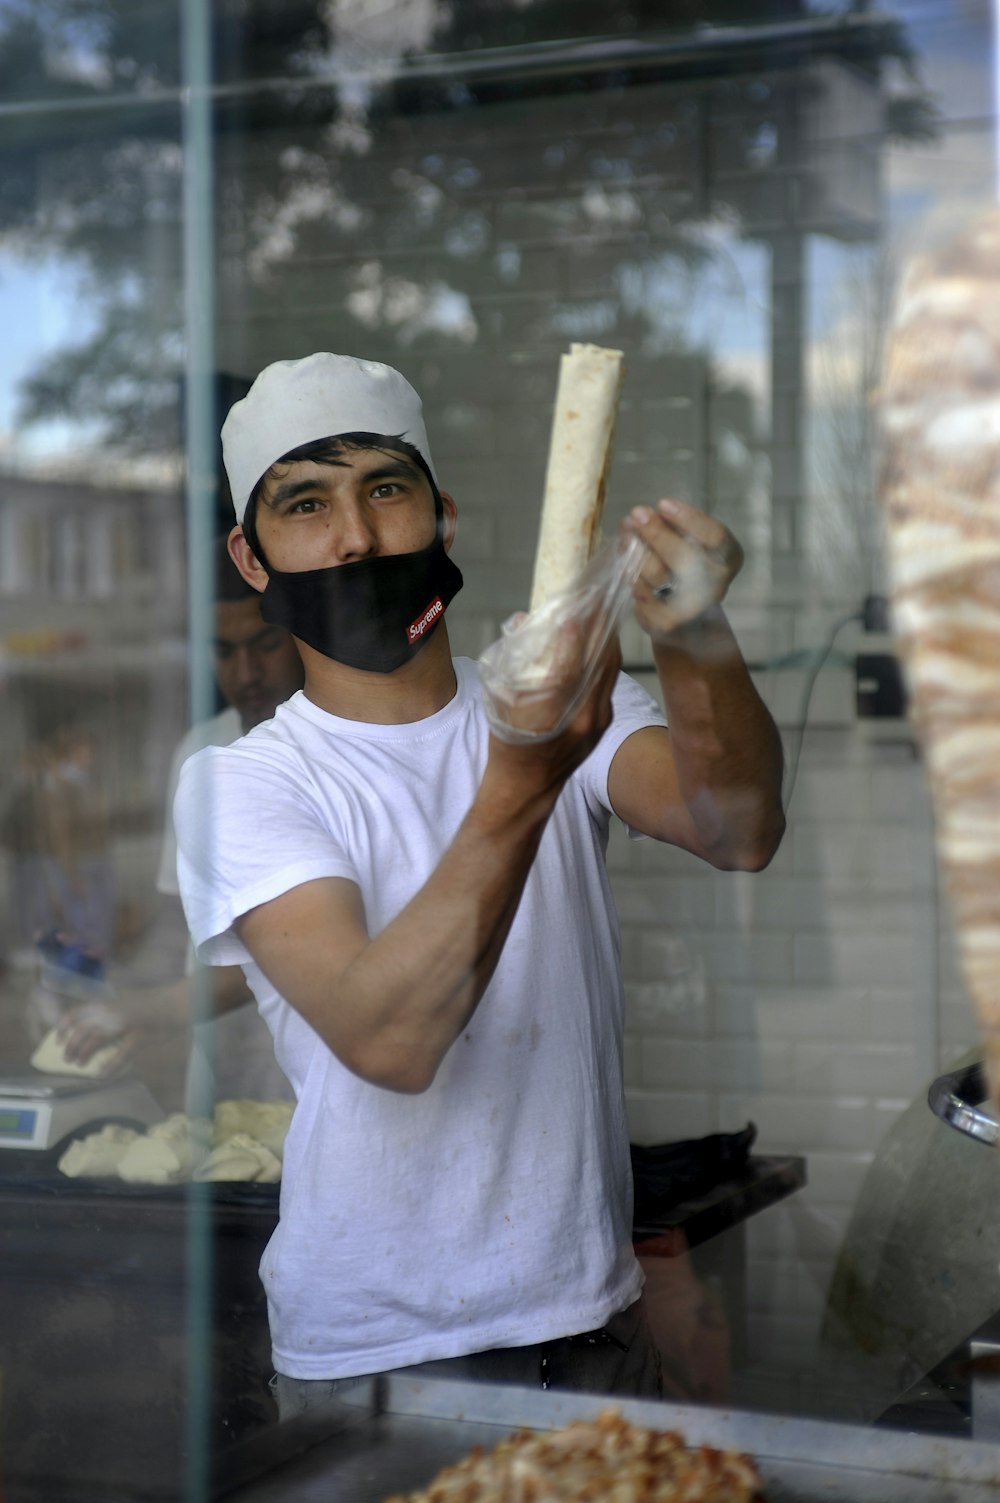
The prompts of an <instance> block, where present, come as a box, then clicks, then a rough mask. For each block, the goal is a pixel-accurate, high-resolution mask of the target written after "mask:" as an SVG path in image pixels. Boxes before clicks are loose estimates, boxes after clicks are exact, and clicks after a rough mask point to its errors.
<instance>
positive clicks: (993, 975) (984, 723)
mask: <svg viewBox="0 0 1000 1503" xmlns="http://www.w3.org/2000/svg"><path fill="white" fill-rule="evenodd" d="M880 406H881V419H882V429H883V437H884V449H885V458H884V466H883V474H882V484H881V494H882V500H883V503H884V506H885V513H886V520H887V526H888V537H889V545H890V558H891V564H892V575H893V583H892V591H893V606H894V618H895V627H896V630H897V633H898V636H899V642H900V648H901V652H902V656H903V658H904V660H905V663H906V667H907V674H908V678H909V683H910V688H911V693H912V702H913V720H914V725H915V728H916V731H917V734H918V736H919V739H920V742H921V744H922V746H923V750H924V755H925V757H926V762H927V769H928V774H929V778H930V784H931V790H932V794H933V799H934V810H935V821H936V827H937V845H938V855H939V858H940V864H941V867H942V870H943V872H944V874H945V877H946V880H947V885H948V889H949V893H950V897H951V902H952V907H953V911H954V916H955V921H956V929H957V936H958V945H959V954H960V958H961V964H962V970H963V974H964V978H965V983H966V986H967V988H968V991H969V994H970V997H971V999H972V1004H973V1008H974V1010H975V1014H976V1018H977V1020H978V1023H979V1028H980V1031H981V1033H982V1036H983V1040H984V1044H985V1058H986V1073H987V1078H988V1080H989V1084H990V1091H991V1095H992V1100H993V1103H994V1106H995V1107H996V1108H997V1109H998V1111H1000V210H997V209H991V210H990V211H989V212H988V213H987V214H986V215H984V216H983V217H982V218H981V219H980V220H979V221H978V222H977V223H976V224H974V225H973V226H972V228H971V229H970V230H969V231H967V232H966V233H965V234H964V235H962V236H961V237H960V238H959V239H957V240H956V241H954V242H953V243H952V244H950V245H949V246H948V247H947V248H946V249H944V250H942V251H939V252H936V253H934V254H930V255H925V256H922V257H921V258H920V259H918V260H916V261H914V262H913V263H912V264H911V266H910V268H909V270H908V273H907V275H906V277H905V279H904V282H903V285H902V289H901V293H900V296H899V299H898V304H897V308H896V313H895V321H894V324H893V326H892V328H891V330H890V338H889V343H888V349H887V359H886V367H885V375H884V381H883V389H882V393H881V400H880Z"/></svg>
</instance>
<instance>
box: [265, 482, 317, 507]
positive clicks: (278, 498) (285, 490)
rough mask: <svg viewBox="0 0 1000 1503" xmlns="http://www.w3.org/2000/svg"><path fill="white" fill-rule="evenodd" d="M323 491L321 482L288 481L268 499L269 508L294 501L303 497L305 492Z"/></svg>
mask: <svg viewBox="0 0 1000 1503" xmlns="http://www.w3.org/2000/svg"><path fill="white" fill-rule="evenodd" d="M321 489H322V485H321V483H320V481H319V480H317V479H315V478H313V479H312V480H288V481H286V482H285V484H284V485H279V486H278V487H277V488H276V489H275V490H274V491H273V492H272V494H271V495H270V496H268V497H267V504H268V505H269V506H272V507H274V506H281V505H282V503H283V502H285V501H294V500H295V497H296V496H301V495H302V494H303V493H304V492H305V491H318V490H321Z"/></svg>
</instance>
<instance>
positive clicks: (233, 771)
mask: <svg viewBox="0 0 1000 1503" xmlns="http://www.w3.org/2000/svg"><path fill="white" fill-rule="evenodd" d="M328 823H329V821H328V820H326V819H324V817H323V813H322V811H321V810H320V809H319V808H318V807H317V805H316V800H315V797H314V795H313V792H312V789H311V787H310V785H309V780H308V775H307V773H306V772H305V771H304V769H302V768H301V767H299V766H297V765H295V764H294V762H289V761H287V760H282V761H280V763H279V762H278V761H277V760H270V759H268V758H267V757H265V756H262V755H261V754H259V753H255V752H253V751H249V750H247V749H246V748H245V747H242V748H236V747H209V748H207V749H206V750H204V751H201V752H199V753H197V754H196V755H195V756H194V757H191V758H190V759H189V760H188V761H187V762H185V764H184V766H183V767H182V769H181V774H180V779H179V781H178V787H177V797H176V799H175V800H174V829H175V831H176V835H177V876H178V882H179V885H180V894H181V902H182V903H183V905H184V914H185V917H186V919H187V923H188V928H189V929H190V931H191V938H192V940H193V941H194V945H195V949H196V951H197V953H198V958H199V959H200V960H202V961H203V962H205V964H207V965H245V964H246V963H247V962H248V961H249V960H250V958H251V957H250V953H249V951H248V950H247V948H246V946H245V945H244V944H243V943H242V941H241V940H240V938H239V936H238V935H237V933H236V931H235V930H234V928H233V924H234V923H235V921H236V920H237V919H238V918H240V916H241V915H242V914H244V913H248V912H249V910H250V909H251V908H256V907H258V905H259V904H261V903H267V902H270V901H271V900H272V899H274V898H277V897H280V896H281V894H282V893H285V892H290V891H291V889H292V888H293V887H299V886H301V884H302V883H303V882H312V881H315V880H316V879H317V878H320V877H347V878H348V879H350V880H352V881H357V872H356V869H355V867H354V865H353V864H352V862H351V861H350V859H349V857H348V855H347V851H346V849H345V847H344V846H343V844H342V843H341V842H340V841H338V839H337V837H336V835H335V834H333V833H331V832H330V830H329V829H328V827H327V826H328Z"/></svg>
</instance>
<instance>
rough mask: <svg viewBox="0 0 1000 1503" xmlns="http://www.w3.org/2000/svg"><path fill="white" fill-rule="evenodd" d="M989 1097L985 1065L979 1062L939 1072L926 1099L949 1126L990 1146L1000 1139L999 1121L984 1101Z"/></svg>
mask: <svg viewBox="0 0 1000 1503" xmlns="http://www.w3.org/2000/svg"><path fill="white" fill-rule="evenodd" d="M988 1099H989V1093H988V1091H987V1089H986V1082H985V1079H984V1076H983V1067H982V1065H981V1064H979V1063H978V1062H977V1063H976V1064H972V1065H966V1066H965V1067H964V1068H963V1069H961V1070H952V1071H951V1072H950V1073H949V1074H948V1075H940V1076H939V1077H938V1079H937V1080H935V1081H934V1082H933V1083H932V1084H931V1087H930V1090H929V1091H928V1092H927V1101H928V1104H929V1106H930V1109H931V1111H932V1112H933V1113H934V1115H935V1116H937V1117H940V1118H941V1120H942V1122H947V1123H948V1125H949V1127H954V1128H955V1129H956V1130H957V1131H958V1132H962V1133H965V1134H966V1136H967V1137H970V1138H974V1139H975V1140H976V1142H977V1143H986V1144H988V1145H989V1146H990V1147H991V1148H992V1147H995V1146H996V1144H997V1143H998V1142H1000V1122H997V1119H996V1117H994V1116H993V1114H992V1112H990V1111H989V1110H984V1109H983V1107H984V1103H985V1102H986V1101H987V1100H988Z"/></svg>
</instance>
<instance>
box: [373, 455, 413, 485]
mask: <svg viewBox="0 0 1000 1503" xmlns="http://www.w3.org/2000/svg"><path fill="white" fill-rule="evenodd" d="M419 474H420V468H419V466H418V465H415V464H411V463H410V461H409V460H408V459H387V460H386V461H385V462H384V463H383V464H379V465H376V466H375V468H374V469H373V470H365V473H364V477H363V478H364V479H365V480H366V481H372V480H394V479H402V480H414V479H415V478H416V477H417V476H418V475H419Z"/></svg>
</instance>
